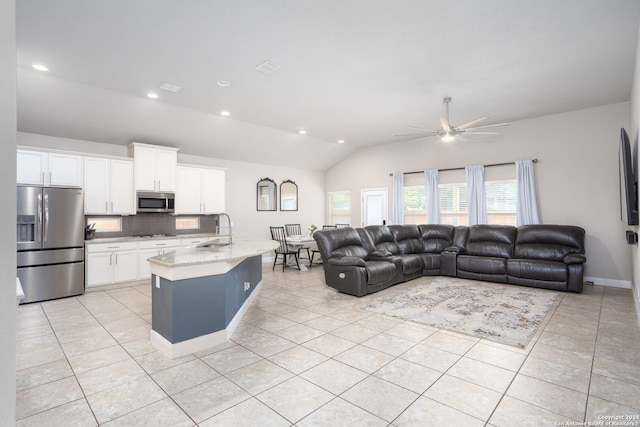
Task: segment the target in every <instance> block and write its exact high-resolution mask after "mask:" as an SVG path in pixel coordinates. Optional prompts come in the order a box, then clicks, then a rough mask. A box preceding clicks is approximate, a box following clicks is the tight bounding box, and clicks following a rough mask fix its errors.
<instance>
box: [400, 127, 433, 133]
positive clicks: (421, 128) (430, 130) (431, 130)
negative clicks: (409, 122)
mask: <svg viewBox="0 0 640 427" xmlns="http://www.w3.org/2000/svg"><path fill="white" fill-rule="evenodd" d="M407 127H408V128H411V129H420V130H426V131H429V132H438V130H437V129H429V128H423V127H420V126H407Z"/></svg>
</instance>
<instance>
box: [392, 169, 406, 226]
mask: <svg viewBox="0 0 640 427" xmlns="http://www.w3.org/2000/svg"><path fill="white" fill-rule="evenodd" d="M391 220H392V222H393V224H404V173H402V172H394V173H393V206H392V211H391Z"/></svg>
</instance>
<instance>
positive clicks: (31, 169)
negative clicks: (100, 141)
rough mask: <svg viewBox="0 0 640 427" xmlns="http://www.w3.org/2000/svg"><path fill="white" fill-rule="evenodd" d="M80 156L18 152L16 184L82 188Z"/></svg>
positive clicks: (43, 152) (42, 152)
mask: <svg viewBox="0 0 640 427" xmlns="http://www.w3.org/2000/svg"><path fill="white" fill-rule="evenodd" d="M82 159H83V158H82V156H75V155H70V154H62V153H49V152H45V151H31V150H18V151H17V157H16V170H17V177H16V178H17V179H16V182H17V183H18V184H29V185H45V186H51V187H82V178H83V172H82V171H83V162H82Z"/></svg>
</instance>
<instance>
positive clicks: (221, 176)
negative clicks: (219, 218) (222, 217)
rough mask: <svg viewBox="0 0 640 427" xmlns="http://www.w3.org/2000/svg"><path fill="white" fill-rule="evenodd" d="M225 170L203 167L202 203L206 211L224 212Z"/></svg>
mask: <svg viewBox="0 0 640 427" xmlns="http://www.w3.org/2000/svg"><path fill="white" fill-rule="evenodd" d="M224 186H225V171H221V170H215V169H202V204H203V207H204V213H207V214H213V213H222V212H224V208H225V206H224V197H225V190H224Z"/></svg>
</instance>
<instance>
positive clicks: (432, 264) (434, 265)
mask: <svg viewBox="0 0 640 427" xmlns="http://www.w3.org/2000/svg"><path fill="white" fill-rule="evenodd" d="M420 256H421V257H422V264H423V266H424V267H423V268H424V269H425V270H440V259H441V258H440V254H439V253H438V254H420Z"/></svg>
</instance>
